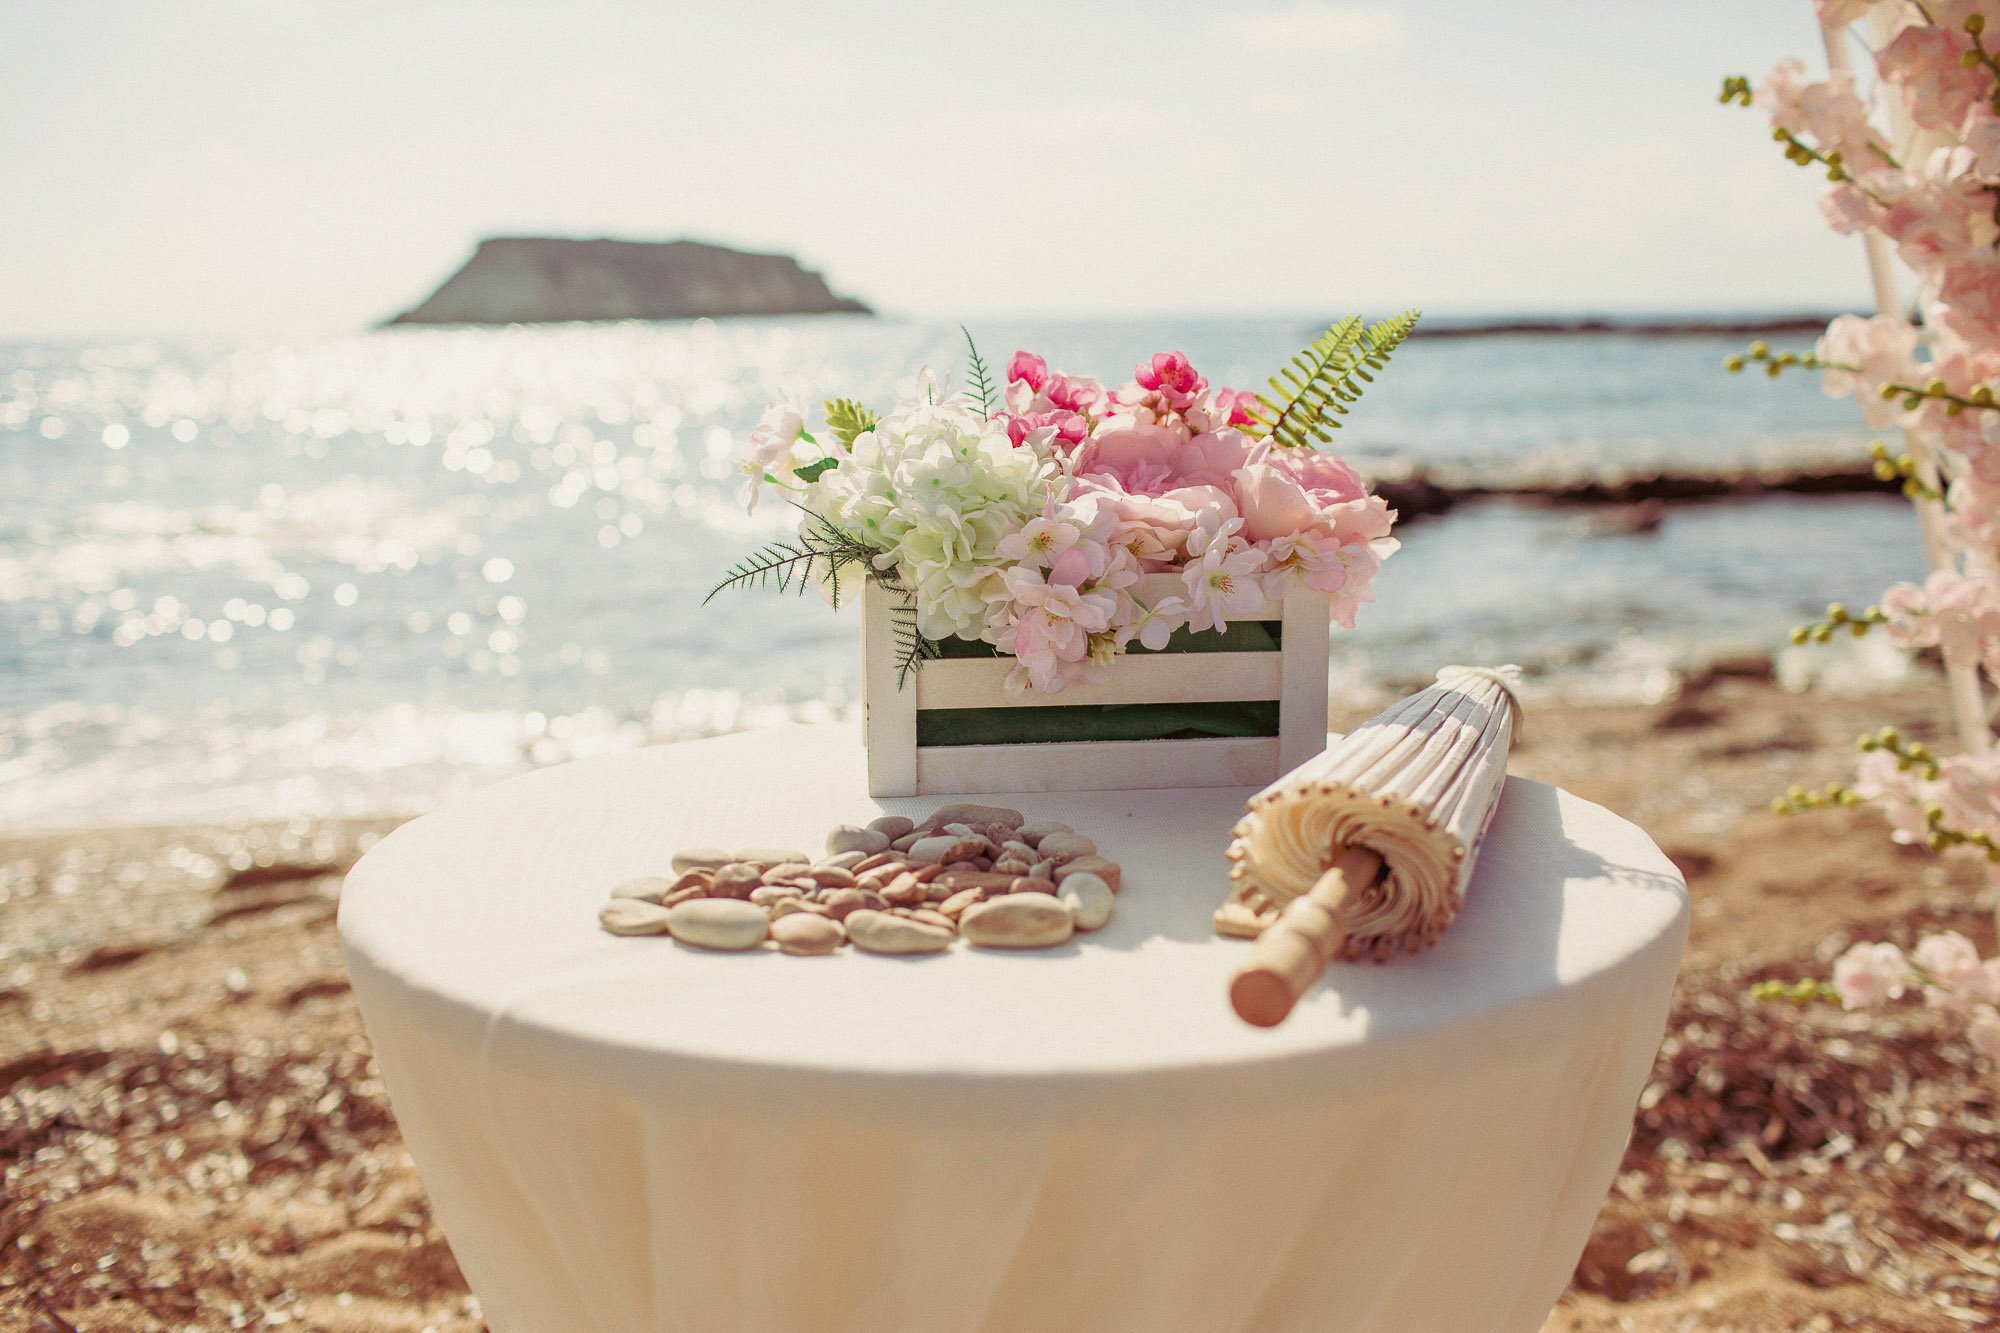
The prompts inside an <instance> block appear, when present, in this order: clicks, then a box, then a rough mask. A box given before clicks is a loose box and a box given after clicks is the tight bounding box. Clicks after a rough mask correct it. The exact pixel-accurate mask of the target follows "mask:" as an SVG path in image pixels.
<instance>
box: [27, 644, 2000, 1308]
mask: <svg viewBox="0 0 2000 1333" xmlns="http://www.w3.org/2000/svg"><path fill="white" fill-rule="evenodd" d="M1763 674H1764V673H1762V672H1761V671H1760V670H1758V669H1757V668H1756V667H1755V666H1754V665H1745V666H1743V667H1742V668H1740V669H1739V670H1738V671H1737V672H1734V673H1732V672H1728V671H1724V672H1721V673H1715V674H1711V675H1709V676H1708V677H1706V678H1704V679H1697V680H1694V681H1691V682H1690V683H1689V684H1688V686H1687V688H1686V689H1684V690H1683V691H1682V693H1681V694H1680V696H1679V697H1678V698H1676V699H1674V700H1672V701H1670V702H1668V703H1665V704H1661V705H1657V706H1646V707H1640V706H1620V707H1586V706H1543V707H1539V708H1537V709H1535V710H1534V711H1533V712H1532V714H1531V716H1530V720H1529V725H1528V729H1527V734H1526V737H1525V739H1524V742H1523V744H1522V746H1521V749H1520V751H1519V753H1518V756H1517V761H1516V765H1515V767H1516V771H1518V772H1521V773H1525V774H1527V775H1528V776H1531V777H1537V778H1542V779H1546V780H1549V781H1553V782H1558V783H1561V784H1562V785H1564V786H1566V787H1569V788H1570V789H1572V790H1574V791H1576V792H1579V793H1581V794H1582V795H1585V796H1587V797H1590V798H1591V799H1594V800H1597V801H1601V802H1603V803H1604V804H1606V805H1608V806H1610V807H1612V808H1613V809H1616V810H1618V811H1620V812H1621V813H1623V814H1625V815H1627V816H1628V817H1630V818H1632V819H1633V820H1635V821H1636V822H1638V823H1639V824H1641V825H1642V826H1644V827H1645V828H1646V829H1647V830H1648V831H1650V832H1651V833H1652V834H1653V835H1654V837H1655V838H1656V839H1657V840H1658V841H1659V842H1660V844H1661V846H1662V847H1664V848H1665V849H1666V850H1667V852H1668V853H1669V854H1670V855H1671V856H1672V857H1673V858H1674V859H1675V861H1676V862H1677V863H1678V864H1679V865H1680V866H1681V867H1682V868H1683V869H1684V870H1685V871H1686V872H1687V874H1688V877H1689V880H1690V883H1691V885H1692V887H1693V891H1694V901H1695V909H1694V934H1693V938H1692V940H1691V942H1690V945H1689V950H1688V955H1687V961H1686V964H1685V967H1684V969H1683V972H1682V977H1681V989H1680V992H1679V995H1678V998H1677V1000H1676V1002H1675V1006H1674V1011H1673V1016H1672V1019H1671V1021H1670V1025H1669V1028H1668V1033H1667V1040H1666V1043H1665V1046H1664V1047H1663V1049H1662V1052H1661V1055H1660V1058H1659V1061H1658V1063H1657V1065H1656V1067H1655V1070H1654V1074H1653V1078H1652V1080H1651V1081H1650V1082H1649V1084H1648V1086H1647V1088H1646V1090H1645V1093H1644V1095H1643V1096H1642V1098H1641V1102H1640V1110H1639V1114H1638V1119H1637V1122H1636V1124H1635V1127H1634V1131H1633V1139H1632V1144H1631V1148H1630V1150H1629V1151H1628V1153H1627V1155H1626V1159H1625V1162H1624V1165H1623V1167H1622V1169H1621V1171H1620V1173H1619V1176H1618V1178H1617V1182H1616V1184H1615V1186H1614V1188H1613V1190H1612V1192H1611V1195H1610V1197H1609V1199H1608V1200H1607V1202H1606V1204H1605V1207H1604V1210H1603V1213H1602V1214H1601V1216H1600V1217H1599V1220H1598V1224H1597V1227H1596V1230H1595V1232H1594V1234H1593V1236H1592V1238H1591V1241H1590V1244H1589V1247H1588V1249H1587V1250H1586V1252H1585V1254H1584V1256H1583V1260H1582V1262H1581V1263H1580V1264H1579V1266H1578V1268H1577V1272H1576V1277H1575V1280H1574V1282H1573V1284H1572V1286H1571V1289H1570V1290H1569V1292H1568V1293H1567V1294H1566V1295H1565V1296H1564V1298H1563V1301H1562V1304H1561V1305H1560V1306H1559V1307H1558V1309H1557V1310H1556V1312H1555V1314H1554V1315H1553V1316H1552V1317H1551V1319H1550V1321H1549V1323H1548V1325H1547V1333H1584V1331H1585V1330H1593V1331H1594V1330H1623V1329H1630V1330H1639V1331H1642V1333H1665V1331H1666V1330H1683V1329H1694V1330H1725V1329H1734V1330H1767V1329H1768V1330H1786V1331H1787V1333H1790V1331H1791V1330H1800V1329H1846V1328H1852V1329H1871V1330H1934V1329H1935V1330H1943V1329H1950V1330H1960V1329H1966V1328H1975V1327H1984V1326H1990V1325H1991V1323H1992V1322H1993V1321H1994V1320H1995V1319H2000V1248H1996V1245H1995V1239H1996V1237H2000V1134H1996V1131H2000V1096H1996V1092H1995V1089H1996V1087H2000V1083H1996V1081H1995V1076H1994V1074H1993V1071H1991V1070H1990V1069H1988V1068H1986V1067H1985V1066H1983V1065H1977V1064H1975V1062H1974V1060H1973V1057H1971V1056H1970V1055H1969V1054H1968V1053H1967V1052H1966V1049H1965V1047H1964V1044H1963V1042H1962V1041H1960V1040H1957V1038H1956V1032H1955V1029H1954V1026H1953V1023H1952V1021H1951V1020H1950V1019H1949V1018H1948V1017H1947V1016H1944V1015H1941V1014H1937V1013H1932V1012H1928V1011H1925V1010H1924V1009H1922V1008H1921V1007H1920V1006H1916V1005H1911V1006H1909V1007H1906V1008H1903V1009H1899V1010H1898V1011H1896V1014H1895V1016H1894V1017H1893V1018H1891V1019H1888V1020H1877V1021H1872V1022H1871V1021H1864V1020H1863V1019H1862V1018H1860V1017H1858V1016H1853V1015H1847V1014H1843V1013H1841V1012H1839V1011H1838V1010H1835V1009H1831V1008H1827V1007H1819V1008H1815V1009H1812V1010H1808V1011H1805V1012H1803V1013H1801V1012H1799V1011H1796V1010H1793V1009H1792V1008H1790V1007H1789V1006H1784V1005H1759V1004H1753V1003H1752V1002H1750V1001H1749V1000H1748V999H1747V998H1746V990H1747V988H1748V987H1749V985H1750V984H1751V983H1752V982H1754V981H1756V980H1758V979H1761V978H1765V977H1782V978H1787V979H1790V978H1795V977H1798V976H1802V975H1807V974H1813V975H1825V973H1826V971H1827V969H1828V967H1829V965H1830V963H1831V960H1832V958H1833V956H1834V955H1835V954H1836V953H1837V952H1838V951H1839V950H1840V949H1841V948H1842V947H1844V945H1845V944H1846V943H1847V942H1849V941H1851V940H1854V939H1861V938H1887V939H1893V940H1896V941H1898V942H1900V943H1902V944H1904V945H1906V946H1907V945H1908V944H1910V943H1911V942H1912V941H1913V939H1914V937H1915V936H1916V935H1917V934H1918V933H1919V932H1921V931H1925V930H1935V929H1944V928H1949V929H1955V930H1960V931H1963V932H1965V933H1966V934H1968V935H1970V936H1972V938H1973V939H1974V940H1975V941H1977V942H1978V944H1979V945H1980V947H1981V949H1982V951H1988V950H1990V949H1991V948H1992V946H1993V907H1994V899H1993V894H1992V891H1991V890H1990V889H1988V888H1987V887H1986V884H1985V877H1984V875H1983V873H1982V869H1981V868H1980V867H1978V866H1975V865H1969V864H1965V863H1956V862H1954V863H1941V862H1939V861H1937V860H1935V859H1933V858H1931V857H1929V856H1926V855H1923V854H1920V853H1916V852H1912V851H1908V850H1904V849H1898V848H1896V847H1894V846H1892V845H1891V844H1890V842H1889V841H1888V838H1887V835H1886V831H1885V829H1884V828H1883V825H1882V823H1881V821H1880V819H1879V817H1878V816H1876V815H1874V814H1872V813H1871V812H1867V811H1838V812H1833V813H1826V814H1817V815H1808V816H1796V817H1791V818H1781V817H1779V816H1776V815H1773V814H1771V813H1769V810H1768V806H1769V802H1770V800H1771V797H1772V796H1773V795H1774V794H1775V793H1776V792H1778V791H1780V790H1782V789H1783V788H1784V787H1785V786H1787V785H1788V784H1790V783H1791V782H1794V781H1800V782H1805V783H1807V784H1808V785H1816V784H1818V783H1822V782H1825V781H1828V780H1832V779H1836V778H1840V777H1844V776H1846V775H1847V774H1848V773H1849V772H1850V771H1851V759H1852V748H1851V747H1852V741H1853V738H1854V737H1855V736H1856V735H1857V734H1859V733H1861V732H1862V731H1864V730H1870V729H1873V728H1874V727H1876V726H1879V725H1881V724H1882V723H1885V722H1893V723H1895V724H1897V725H1899V726H1901V727H1903V728H1904V729H1905V730H1906V731H1908V732H1909V733H1910V734H1912V735H1914V736H1918V737H1937V736H1940V734H1941V731H1942V727H1943V716H1942V705H1941V691H1936V690H1930V691H1926V692H1923V693H1921V694H1903V695H1897V696H1879V697H1874V698H1867V697H1851V696H1846V697H1828V696H1795V695H1789V694H1785V693H1783V692H1781V691H1780V690H1778V689H1777V688H1776V687H1775V686H1773V685H1772V684H1770V683H1769V681H1768V679H1766V678H1763ZM392 824H393V821H384V822H376V823H367V822H337V823H294V824H290V825H287V824H283V823H278V824H262V825H255V826H245V827H235V828H221V827H183V828H144V829H128V830H118V831H111V832H91V833H65V834H31V835H16V836H5V837H0V1168H4V1171H5V1178H4V1188H0V1329H44V1330H56V1331H57V1333H62V1331H64V1330H70V1329H77V1330H83V1331H84V1333H98V1331H99V1330H105V1331H109V1330H142V1329H144V1330H151V1329H163V1328H175V1329H178V1328H227V1327H240V1328H264V1327H273V1326H278V1325H281V1324H284V1325H289V1326H298V1327H306V1328H312V1329H324V1330H329V1331H331V1333H347V1331H349V1330H352V1331H353V1333H364V1331H371V1333H372V1331H377V1330H379V1331H382V1333H394V1331H396V1330H418V1329H424V1328H434V1329H437V1330H439V1333H471V1331H472V1330H476V1329H479V1328H481V1327H482V1323H481V1320H480V1316H479V1308H478V1303H477V1301H476V1300H475V1299H474V1298H473V1297H472V1296H470V1294H469V1293H468V1292H467V1291H466V1289H465V1286H464V1283H463V1281H462V1279H461V1278H460V1276H459V1273H458V1270H457V1268H456V1266H455V1265H454V1264H453V1262H452V1259H451V1255H450V1252H449V1249H448V1247H447V1246H446V1244H445V1242H444V1238H443V1236H442V1234H441V1233H440V1232H439V1231H438V1229H437V1227H436V1226H435V1224H434V1223H433V1222H432V1220H431V1217H430V1212H429V1207H428V1204H427V1202H426V1199H425V1196H424V1192H423V1189H422V1186H421V1184H420V1183H419V1181H418V1179H417V1176H416V1173H415V1171H414V1169H413V1167H412V1166H411V1163H410V1159H409V1156H408V1154H407V1152H406V1151H405V1150H404V1148H403V1145H402V1143H401V1141H400V1139H399V1138H398V1136H397V1133H396V1127H395V1123H394V1120H393V1118H392V1117H391V1115H390V1113H389V1108H388V1104H387V1101H386V1099H385V1098H384V1095H383V1091H382V1086H381V1083H380V1081H379V1079H378V1077H377V1076H376V1074H375V1071H374V1067H373V1064H372V1061H371V1060H370V1057H369V1053H368V1046H367V1042H366V1039H365V1038H364V1036H363V1034H362V1030H361V1026H360V1022H359V1020H358V1018H357V1016H356V1013H355V1010H354V1005H353V1001H352V998H351V996H350V994H349V992H348V987H347V982H346V979H345V977H344V975H343V973H342V970H341V963H340V957H339V951H338V948H337V945H336V943H335V940H334V934H333V915H334V906H335V901H336V895H337V892H338V887H339V872H340V870H341V868H343V867H345V866H346V865H348V864H351V862H352V861H353V859H354V858H355V857H356V856H358V855H359V854H360V853H361V851H363V850H365V848H366V847H367V846H368V845H369V843H370V842H371V841H372V840H374V839H375V838H378V837H380V836H381V834H382V833H383V832H384V831H386V830H387V829H388V828H389V827H391V826H392Z"/></svg>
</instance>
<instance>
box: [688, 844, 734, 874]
mask: <svg viewBox="0 0 2000 1333" xmlns="http://www.w3.org/2000/svg"><path fill="white" fill-rule="evenodd" d="M735 859H736V858H735V857H733V856H731V855H730V854H729V853H728V852H725V851H723V850H722V849H721V848H720V847H688V848H684V849H682V850H681V851H678V852H675V853H674V869H675V870H678V871H681V872H682V873H686V872H687V871H690V870H720V869H721V868H722V867H723V866H726V865H728V864H729V863H730V862H731V861H734V860H735Z"/></svg>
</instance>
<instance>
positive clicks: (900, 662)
mask: <svg viewBox="0 0 2000 1333" xmlns="http://www.w3.org/2000/svg"><path fill="white" fill-rule="evenodd" d="M879 581H880V582H881V584H882V586H883V587H884V588H886V589H888V590H889V591H890V592H892V593H900V594H901V596H899V597H898V598H897V599H896V601H895V602H894V603H893V604H891V606H890V607H889V631H890V633H892V634H894V635H895V637H896V688H897V689H899V690H903V689H908V688H909V686H910V673H912V672H913V671H915V670H916V669H917V668H918V667H919V666H920V665H922V664H923V663H925V662H929V661H932V660H933V659H935V658H938V657H942V656H943V655H944V650H943V649H942V648H940V647H939V646H938V641H937V640H936V639H927V638H925V637H924V636H923V633H922V632H921V631H919V630H918V629H917V599H916V597H915V596H914V595H912V594H911V592H910V591H909V590H908V589H907V588H905V587H904V586H903V585H902V583H901V582H900V581H898V580H897V579H896V577H895V576H894V575H893V574H891V575H890V576H888V577H886V578H881V579H880V580H879Z"/></svg>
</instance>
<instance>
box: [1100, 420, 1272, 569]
mask: <svg viewBox="0 0 2000 1333" xmlns="http://www.w3.org/2000/svg"><path fill="white" fill-rule="evenodd" d="M1249 456H1250V445H1249V442H1248V441H1247V440H1245V439H1244V438H1243V437H1242V436H1241V435H1238V434H1237V433H1236V432H1234V431H1216V432H1212V433H1210V434H1207V435H1199V436H1196V437H1194V438H1193V439H1183V438H1181V437H1180V436H1179V435H1177V434H1175V433H1174V432H1173V431H1171V430H1167V429H1166V428H1164V427H1161V426H1133V427H1129V428H1125V429H1104V430H1100V431H1098V433H1097V434H1095V435H1093V436H1091V437H1090V438H1089V439H1088V440H1086V441H1084V443H1083V445H1082V446H1081V447H1080V448H1078V449H1077V450H1076V452H1075V453H1074V454H1072V455H1071V456H1070V462H1069V471H1070V476H1071V478H1072V482H1073V484H1074V487H1075V491H1076V494H1077V496H1078V497H1079V498H1080V499H1089V500H1091V501H1092V502H1093V503H1094V504H1095V505H1096V506H1097V507H1098V508H1100V509H1104V510H1108V511H1109V512H1111V513H1113V514H1115V515H1116V516H1117V517H1118V519H1119V520H1120V521H1122V522H1124V523H1128V524H1135V525H1142V526H1144V527H1146V528H1149V529H1151V530H1152V535H1153V537H1154V538H1155V539H1156V541H1155V545H1156V546H1157V548H1158V549H1159V550H1160V551H1161V552H1162V553H1163V554H1162V556H1160V557H1156V558H1154V559H1153V560H1152V561H1149V563H1151V564H1153V565H1154V566H1155V567H1161V565H1162V563H1163V561H1164V560H1166V559H1168V558H1170V557H1171V555H1172V553H1173V552H1174V551H1176V550H1178V549H1179V547H1180V546H1181V543H1182V542H1183V541H1184V540H1185V539H1186V536H1187V534H1188V533H1190V532H1192V531H1193V530H1194V525H1195V521H1196V519H1197V518H1199V517H1200V516H1201V515H1202V514H1203V513H1204V512H1206V511H1211V510H1212V511H1215V512H1217V513H1219V514H1221V515H1222V516H1223V517H1226V518H1234V517H1235V516H1236V499H1235V495H1234V489H1233V488H1234V483H1233V480H1232V478H1233V475H1234V473H1235V472H1236V470H1237V469H1238V468H1240V467H1242V466H1243V465H1244V463H1245V462H1247V461H1248V459H1249Z"/></svg>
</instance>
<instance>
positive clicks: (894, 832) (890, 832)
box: [868, 815, 917, 841]
mask: <svg viewBox="0 0 2000 1333" xmlns="http://www.w3.org/2000/svg"><path fill="white" fill-rule="evenodd" d="M916 826H917V821H916V820H914V819H908V818H905V817H904V816H902V815H883V816H882V817H881V818H880V819H871V820H869V821H868V827H869V828H872V829H874V830H875V831H876V832H877V833H879V834H881V835H882V836H883V837H885V838H888V839H890V840H892V841H893V840H894V839H897V838H900V837H902V836H903V835H904V834H905V833H908V832H910V831H911V830H912V829H914V828H916Z"/></svg>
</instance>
